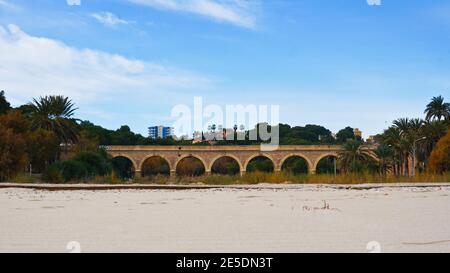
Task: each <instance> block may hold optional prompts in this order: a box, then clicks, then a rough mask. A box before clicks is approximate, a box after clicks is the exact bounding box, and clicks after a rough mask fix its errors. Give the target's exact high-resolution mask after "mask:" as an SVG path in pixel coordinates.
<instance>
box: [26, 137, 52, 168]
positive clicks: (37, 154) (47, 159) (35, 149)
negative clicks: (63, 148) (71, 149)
mask: <svg viewBox="0 0 450 273" xmlns="http://www.w3.org/2000/svg"><path fill="white" fill-rule="evenodd" d="M26 140H27V152H28V156H29V159H30V164H31V168H32V171H33V172H35V173H41V172H43V171H44V170H45V169H46V168H47V166H48V165H49V164H50V163H52V162H53V161H55V159H56V156H57V154H58V146H59V140H58V138H57V137H56V136H55V134H54V133H53V132H51V131H47V130H44V129H37V130H35V131H32V132H30V133H29V134H28V135H27V137H26Z"/></svg>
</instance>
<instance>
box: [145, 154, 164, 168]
mask: <svg viewBox="0 0 450 273" xmlns="http://www.w3.org/2000/svg"><path fill="white" fill-rule="evenodd" d="M157 157H159V158H162V159H164V161H166V162H167V165H169V168H170V169H171V170H172V165H171V164H170V160H169V159H168V158H166V157H164V156H163V155H160V154H151V155H147V156H146V157H144V158H143V159H142V161H141V168H140V170H143V169H144V164H145V161H147V160H148V159H150V158H157Z"/></svg>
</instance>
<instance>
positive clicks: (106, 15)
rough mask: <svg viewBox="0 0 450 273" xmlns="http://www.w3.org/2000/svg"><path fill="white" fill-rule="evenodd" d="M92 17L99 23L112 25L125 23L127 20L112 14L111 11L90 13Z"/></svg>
mask: <svg viewBox="0 0 450 273" xmlns="http://www.w3.org/2000/svg"><path fill="white" fill-rule="evenodd" d="M91 16H92V17H94V18H95V19H96V20H97V21H99V22H100V23H102V24H104V25H106V26H109V27H112V26H117V25H127V24H128V21H125V20H123V19H120V18H119V17H117V16H116V15H114V14H112V13H111V12H106V11H104V12H98V13H93V14H91Z"/></svg>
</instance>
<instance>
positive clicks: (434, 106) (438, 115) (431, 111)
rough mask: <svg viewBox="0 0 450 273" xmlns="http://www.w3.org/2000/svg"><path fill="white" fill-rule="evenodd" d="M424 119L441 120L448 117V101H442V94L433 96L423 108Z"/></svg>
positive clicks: (449, 116) (449, 115) (449, 114)
mask: <svg viewBox="0 0 450 273" xmlns="http://www.w3.org/2000/svg"><path fill="white" fill-rule="evenodd" d="M425 114H426V119H427V120H428V121H430V120H439V121H440V120H441V119H445V120H446V119H449V118H450V103H446V102H444V98H443V97H442V96H438V97H433V99H431V102H430V103H429V104H428V105H427V108H426V109H425Z"/></svg>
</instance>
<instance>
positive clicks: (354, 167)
mask: <svg viewBox="0 0 450 273" xmlns="http://www.w3.org/2000/svg"><path fill="white" fill-rule="evenodd" d="M374 158H375V157H374V154H373V153H372V152H371V151H370V150H369V149H364V147H363V146H362V142H361V141H359V140H355V139H349V140H347V142H345V144H344V146H343V149H342V150H341V151H340V152H339V154H338V160H339V164H340V166H341V168H342V170H343V171H345V172H347V173H349V172H358V171H362V170H363V169H364V168H365V167H368V166H369V165H371V164H372V163H373V162H374V160H375V159H374Z"/></svg>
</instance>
